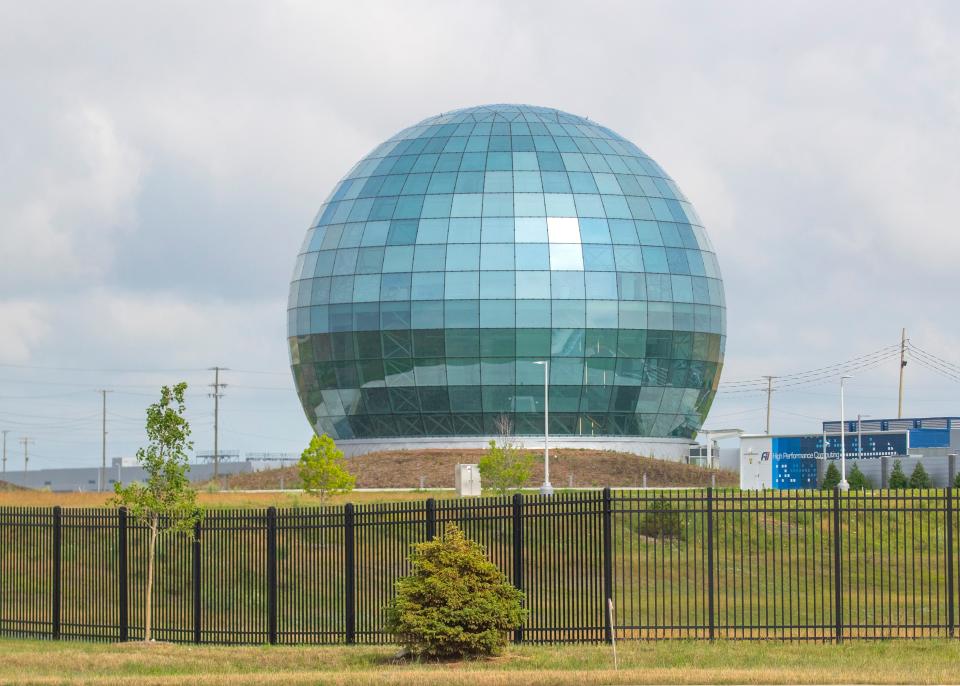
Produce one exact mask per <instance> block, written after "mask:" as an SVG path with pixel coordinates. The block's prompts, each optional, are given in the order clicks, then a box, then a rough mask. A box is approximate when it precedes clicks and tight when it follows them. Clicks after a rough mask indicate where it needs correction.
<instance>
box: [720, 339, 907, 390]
mask: <svg viewBox="0 0 960 686" xmlns="http://www.w3.org/2000/svg"><path fill="white" fill-rule="evenodd" d="M899 348H900V346H899V344H891V345H888V346H884V347H883V348H880V349H878V350H874V351H873V352H870V353H866V354H864V355H858V356H857V357H852V358H850V359H849V360H844V361H843V362H837V363H834V364H831V365H827V366H825V367H817V368H815V369H809V370H806V371H801V372H793V373H790V374H779V375H778V378H781V379H784V380H797V379H799V378H800V377H807V376H823V375H835V374H836V373H837V372H839V371H840V370H841V369H843V368H845V367H847V366H850V365H857V364H860V363H862V362H866V361H869V360H871V359H873V358H876V357H878V356H883V358H884V359H886V355H888V354H889V353H890V352H891V351H897V350H899ZM765 379H766V377H763V376H761V377H759V378H757V379H743V380H735V381H721V382H720V385H721V386H747V385H752V386H757V387H763V386H764V385H765Z"/></svg>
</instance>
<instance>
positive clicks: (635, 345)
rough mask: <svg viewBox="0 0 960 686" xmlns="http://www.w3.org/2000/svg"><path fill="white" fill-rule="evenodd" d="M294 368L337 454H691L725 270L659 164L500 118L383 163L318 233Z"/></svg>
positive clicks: (588, 133) (453, 117)
mask: <svg viewBox="0 0 960 686" xmlns="http://www.w3.org/2000/svg"><path fill="white" fill-rule="evenodd" d="M288 311H289V323H288V333H289V344H290V358H291V367H292V370H293V374H294V378H295V382H296V386H297V390H298V393H299V395H300V399H301V401H302V403H303V407H304V410H305V412H306V414H307V417H308V418H309V420H310V422H311V424H312V425H313V426H314V428H315V430H316V431H317V432H318V433H327V434H329V435H330V436H331V437H333V438H337V439H344V438H371V437H384V438H385V437H411V436H479V435H492V434H495V433H497V432H498V431H497V429H498V418H500V417H502V416H503V415H506V416H507V417H508V418H509V419H510V420H511V422H512V425H513V430H514V432H515V433H517V434H520V435H536V434H541V435H542V434H543V410H544V407H543V401H544V367H543V365H542V364H538V363H540V362H542V361H548V362H549V373H550V388H549V394H550V396H549V400H550V432H551V434H554V435H592V436H645V437H671V436H672V437H678V438H692V437H693V436H694V435H695V433H696V431H697V430H698V429H699V427H700V426H701V424H702V423H703V420H704V419H705V417H706V414H707V411H708V410H709V408H710V405H711V403H712V401H713V397H714V394H715V392H716V388H717V383H718V381H719V377H720V369H721V367H722V361H723V349H724V341H725V308H724V295H723V284H722V281H721V278H720V269H719V266H718V264H717V259H716V256H715V254H714V250H713V247H712V245H711V244H710V240H709V238H708V237H707V233H706V231H705V230H704V228H703V225H702V223H701V221H700V219H699V217H698V216H697V214H696V212H695V211H694V209H693V207H692V205H691V204H690V203H689V202H688V201H687V199H686V198H685V197H684V195H683V193H681V192H680V189H679V188H677V185H676V184H675V183H674V182H673V180H672V179H670V177H669V176H667V174H666V172H664V171H663V169H661V168H660V166H659V165H658V164H657V163H656V162H654V161H653V160H651V159H650V158H649V157H647V155H645V154H644V153H643V152H642V151H641V150H640V149H639V148H637V147H636V146H635V145H634V144H632V143H631V142H629V141H627V140H626V139H624V138H623V137H621V136H619V135H618V134H616V133H614V132H613V131H611V130H610V129H607V128H605V127H603V126H600V125H599V124H596V123H595V122H592V121H590V120H589V119H585V118H583V117H577V116H574V115H571V114H567V113H565V112H561V111H559V110H554V109H547V108H542V107H531V106H527V105H487V106H482V107H471V108H468V109H463V110H458V111H455V112H448V113H444V114H441V115H438V116H435V117H430V118H428V119H425V120H424V121H422V122H420V123H419V124H416V125H415V126H412V127H410V128H407V129H404V130H403V131H401V132H400V133H398V134H397V135H395V136H394V137H392V138H390V139H389V140H388V141H386V142H384V143H383V144H381V145H379V146H377V148H376V149H374V150H373V152H371V153H370V154H369V155H367V156H366V157H364V158H363V159H362V160H360V161H359V162H358V163H357V164H356V165H355V166H354V167H353V169H352V170H350V172H349V173H348V174H347V175H346V176H345V177H344V178H343V179H342V180H341V181H340V183H339V184H337V186H336V188H334V190H333V192H332V193H331V195H330V196H329V197H328V198H327V200H326V202H324V204H323V206H322V207H321V208H320V211H319V213H318V214H317V216H316V218H315V220H314V221H313V223H312V224H311V226H310V228H309V229H308V230H307V235H306V238H305V239H304V242H303V247H302V248H301V251H300V255H299V257H298V258H297V262H296V267H295V268H294V273H293V281H292V282H291V284H290V300H289V310H288Z"/></svg>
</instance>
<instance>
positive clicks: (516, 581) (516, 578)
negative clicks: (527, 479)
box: [512, 493, 529, 643]
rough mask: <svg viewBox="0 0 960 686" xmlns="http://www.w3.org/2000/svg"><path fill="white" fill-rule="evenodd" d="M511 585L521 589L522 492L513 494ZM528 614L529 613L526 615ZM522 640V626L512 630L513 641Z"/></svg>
mask: <svg viewBox="0 0 960 686" xmlns="http://www.w3.org/2000/svg"><path fill="white" fill-rule="evenodd" d="M512 528H513V585H514V586H515V587H516V589H517V590H518V591H523V494H521V493H514V495H513V527H512ZM528 616H529V615H528ZM522 641H523V627H522V626H521V627H520V628H519V629H517V630H515V631H514V632H513V642H514V643H521V642H522Z"/></svg>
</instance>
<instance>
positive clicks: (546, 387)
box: [534, 360, 553, 495]
mask: <svg viewBox="0 0 960 686" xmlns="http://www.w3.org/2000/svg"><path fill="white" fill-rule="evenodd" d="M534 364H542V365H543V484H542V485H541V486H540V495H553V485H552V484H551V483H550V360H538V361H536V362H534Z"/></svg>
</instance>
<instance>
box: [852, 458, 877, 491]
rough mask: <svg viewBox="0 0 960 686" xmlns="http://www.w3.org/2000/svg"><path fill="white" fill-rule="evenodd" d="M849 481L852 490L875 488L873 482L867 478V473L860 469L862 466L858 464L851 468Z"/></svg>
mask: <svg viewBox="0 0 960 686" xmlns="http://www.w3.org/2000/svg"><path fill="white" fill-rule="evenodd" d="M847 483H848V484H850V490H851V491H869V490H870V489H872V488H873V483H872V482H871V481H870V479H869V478H867V475H866V474H864V473H863V472H861V471H860V467H859V466H857V465H856V464H854V465H853V469H851V470H850V475H849V476H848V477H847Z"/></svg>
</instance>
